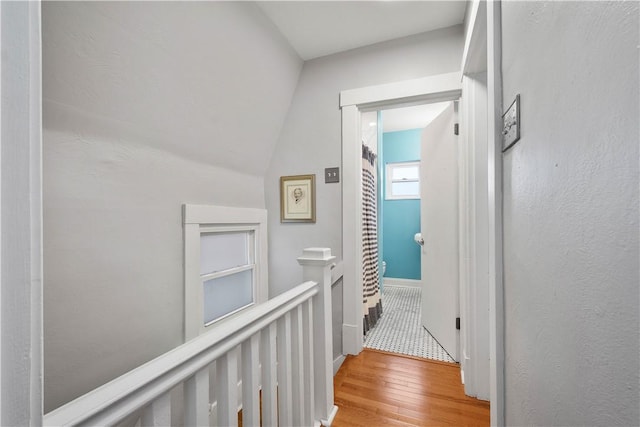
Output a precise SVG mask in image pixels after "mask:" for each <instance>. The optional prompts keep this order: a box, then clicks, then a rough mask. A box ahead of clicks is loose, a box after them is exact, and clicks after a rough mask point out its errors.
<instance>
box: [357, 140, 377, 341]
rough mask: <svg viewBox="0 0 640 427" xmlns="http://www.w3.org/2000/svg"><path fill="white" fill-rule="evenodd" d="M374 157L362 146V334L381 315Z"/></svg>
mask: <svg viewBox="0 0 640 427" xmlns="http://www.w3.org/2000/svg"><path fill="white" fill-rule="evenodd" d="M375 165H376V155H375V154H374V153H372V152H371V151H370V150H369V147H367V146H366V145H364V144H362V256H363V259H362V290H363V304H364V319H363V322H364V333H365V335H366V334H367V332H368V331H369V330H370V329H371V328H373V326H375V324H376V322H377V321H378V318H379V317H380V315H381V314H382V301H381V300H380V283H379V279H380V278H379V273H378V221H377V215H378V213H377V205H376V201H377V196H376V180H377V176H376V175H377V173H376V166H375Z"/></svg>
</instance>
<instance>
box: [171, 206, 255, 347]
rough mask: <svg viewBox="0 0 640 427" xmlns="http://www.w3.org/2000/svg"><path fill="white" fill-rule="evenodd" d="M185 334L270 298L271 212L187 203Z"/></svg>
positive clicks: (198, 331) (191, 334)
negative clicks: (269, 215)
mask: <svg viewBox="0 0 640 427" xmlns="http://www.w3.org/2000/svg"><path fill="white" fill-rule="evenodd" d="M183 217H184V267H185V269H184V279H185V281H184V283H185V292H184V296H185V340H189V339H191V338H194V337H196V336H198V335H199V334H201V333H203V332H205V331H206V330H207V328H209V327H211V326H213V325H215V324H216V323H217V322H219V321H222V320H223V319H225V318H227V317H230V316H232V315H234V314H235V313H238V312H239V311H242V310H243V309H245V308H248V307H250V306H252V305H254V304H256V303H258V302H263V301H266V299H267V235H266V230H267V228H266V218H267V213H266V211H265V210H263V209H250V208H230V207H222V206H202V205H184V212H183Z"/></svg>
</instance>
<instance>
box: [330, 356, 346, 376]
mask: <svg viewBox="0 0 640 427" xmlns="http://www.w3.org/2000/svg"><path fill="white" fill-rule="evenodd" d="M344 359H345V357H344V355H343V354H341V355H340V356H338V357H336V359H335V360H334V361H333V376H334V377H335V375H336V374H337V373H338V369H340V366H342V362H344Z"/></svg>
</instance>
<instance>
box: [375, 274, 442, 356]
mask: <svg viewBox="0 0 640 427" xmlns="http://www.w3.org/2000/svg"><path fill="white" fill-rule="evenodd" d="M420 305H421V304H420V288H409V287H401V286H389V285H385V286H384V288H383V292H382V317H381V318H380V320H378V324H377V325H376V326H375V328H373V329H372V330H371V331H369V333H368V334H367V336H366V337H365V342H364V346H365V347H367V348H371V349H374V350H383V351H388V352H391V353H399V354H406V355H408V356H416V357H423V358H426V359H434V360H440V361H443V362H453V361H454V360H453V359H452V358H451V356H449V354H448V353H447V352H446V351H445V350H444V349H443V348H442V347H441V346H440V344H438V342H437V341H436V340H435V339H434V338H433V337H432V336H431V335H430V334H429V333H428V332H427V330H426V329H424V328H423V327H422V325H421V321H420Z"/></svg>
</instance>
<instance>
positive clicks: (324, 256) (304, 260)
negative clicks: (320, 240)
mask: <svg viewBox="0 0 640 427" xmlns="http://www.w3.org/2000/svg"><path fill="white" fill-rule="evenodd" d="M334 259H336V257H334V256H332V255H331V248H305V249H303V250H302V256H301V257H299V258H298V264H300V265H329V264H331V263H332V262H333V260H334Z"/></svg>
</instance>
